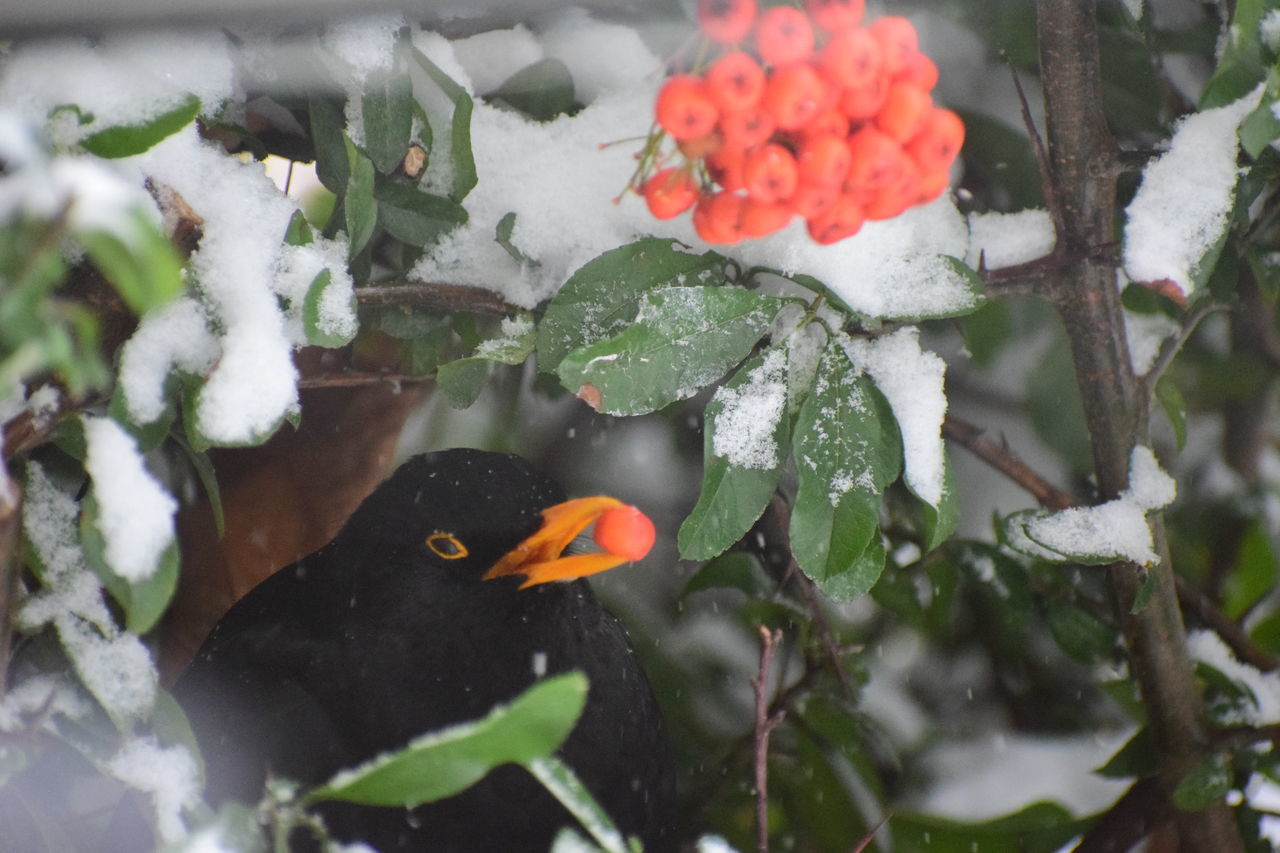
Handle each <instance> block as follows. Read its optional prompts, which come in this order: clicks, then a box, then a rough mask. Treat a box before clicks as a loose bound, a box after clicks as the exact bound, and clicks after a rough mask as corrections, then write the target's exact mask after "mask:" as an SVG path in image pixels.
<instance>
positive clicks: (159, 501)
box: [84, 417, 178, 583]
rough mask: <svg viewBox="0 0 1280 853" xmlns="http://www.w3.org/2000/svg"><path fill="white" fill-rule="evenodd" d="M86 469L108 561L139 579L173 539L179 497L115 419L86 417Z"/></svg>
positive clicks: (127, 576)
mask: <svg viewBox="0 0 1280 853" xmlns="http://www.w3.org/2000/svg"><path fill="white" fill-rule="evenodd" d="M84 434H85V440H86V443H87V445H88V457H87V458H86V459H85V470H87V471H88V472H89V476H90V477H92V478H93V492H94V495H96V496H97V499H98V509H99V513H98V530H99V531H100V532H101V533H102V538H103V542H104V543H105V547H104V550H105V556H106V560H107V563H108V564H109V565H110V566H111V568H112V569H114V570H115V572H116V574H118V575H120V577H122V578H124V579H125V580H127V581H130V582H131V583H136V582H138V581H141V580H145V579H146V578H149V577H151V576H152V575H153V574H155V571H156V569H157V568H158V567H159V565H160V557H161V555H162V554H163V553H164V551H165V549H166V548H168V547H169V546H170V545H172V544H173V514H174V512H176V511H177V509H178V504H177V502H176V501H175V500H174V499H173V497H172V496H170V495H169V493H168V492H167V491H165V490H164V487H162V486H161V485H160V484H159V483H158V482H156V479H155V477H153V476H151V472H150V471H148V470H147V466H146V463H145V462H144V461H143V459H142V454H141V453H139V452H138V444H137V442H136V441H134V440H133V436H131V435H129V434H128V433H127V432H125V431H124V429H122V428H121V426H120V425H119V424H118V423H116V422H115V421H113V420H111V419H110V418H95V417H85V418H84Z"/></svg>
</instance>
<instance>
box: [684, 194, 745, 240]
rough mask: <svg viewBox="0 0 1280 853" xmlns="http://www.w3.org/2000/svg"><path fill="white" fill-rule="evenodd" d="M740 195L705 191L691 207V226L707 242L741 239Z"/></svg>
mask: <svg viewBox="0 0 1280 853" xmlns="http://www.w3.org/2000/svg"><path fill="white" fill-rule="evenodd" d="M745 201H746V199H744V198H743V197H742V196H740V195H736V194H734V193H731V192H718V193H706V194H704V195H703V196H702V197H701V198H699V199H698V204H697V206H696V207H695V208H694V209H693V228H694V230H695V231H697V232H698V236H699V237H701V238H702V239H703V240H706V241H707V242H708V243H736V242H738V241H739V240H741V239H742V207H743V204H744V203H745Z"/></svg>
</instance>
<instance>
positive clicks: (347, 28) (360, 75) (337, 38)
mask: <svg viewBox="0 0 1280 853" xmlns="http://www.w3.org/2000/svg"><path fill="white" fill-rule="evenodd" d="M404 25H405V19H404V18H403V17H402V16H400V15H384V16H378V15H367V16H363V17H359V18H352V19H350V20H347V21H341V22H339V23H337V24H333V25H331V26H328V27H326V28H325V31H324V35H322V36H321V37H320V44H321V46H323V47H324V48H325V49H327V50H328V51H330V52H331V53H332V54H333V55H334V56H336V57H337V58H338V59H340V60H342V62H343V63H344V64H345V65H346V68H347V70H348V72H349V73H350V75H351V76H350V80H349V81H347V82H349V83H350V84H351V85H353V86H355V87H362V86H363V85H364V84H365V83H367V82H368V81H369V79H370V78H372V77H376V76H381V75H386V74H389V73H390V72H391V67H392V64H393V62H394V61H395V46H396V36H397V34H398V33H399V32H400V29H401V27H403V26H404Z"/></svg>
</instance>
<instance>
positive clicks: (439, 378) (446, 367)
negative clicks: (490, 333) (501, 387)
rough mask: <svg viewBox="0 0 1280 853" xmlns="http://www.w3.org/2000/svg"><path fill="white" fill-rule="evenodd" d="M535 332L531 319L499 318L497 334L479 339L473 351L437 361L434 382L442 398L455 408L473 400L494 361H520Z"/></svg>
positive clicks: (527, 317) (495, 362) (524, 355)
mask: <svg viewBox="0 0 1280 853" xmlns="http://www.w3.org/2000/svg"><path fill="white" fill-rule="evenodd" d="M535 336H536V332H535V331H534V326H533V320H532V318H530V317H529V316H528V315H520V316H518V317H515V318H509V319H505V320H503V321H502V334H501V335H500V336H499V337H496V338H491V339H490V340H487V341H482V342H481V343H480V345H479V346H477V347H476V351H475V353H474V354H472V355H469V356H467V357H466V358H459V359H456V360H454V361H451V362H448V363H446V364H442V365H440V367H439V369H438V370H437V371H436V384H437V386H438V387H439V388H440V391H441V392H442V393H443V394H444V395H445V400H446V401H447V402H448V403H449V405H451V406H453V407H454V408H456V409H465V408H467V407H468V406H470V405H471V404H472V403H474V402H475V401H476V399H477V398H479V396H480V392H481V391H482V390H483V389H484V385H485V383H486V382H487V381H488V380H489V374H490V373H491V372H492V371H493V366H494V365H495V364H510V365H516V364H523V363H524V361H525V359H527V358H528V357H529V355H530V354H531V353H532V352H533V342H534V339H535Z"/></svg>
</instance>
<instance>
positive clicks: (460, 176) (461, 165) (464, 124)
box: [411, 48, 479, 202]
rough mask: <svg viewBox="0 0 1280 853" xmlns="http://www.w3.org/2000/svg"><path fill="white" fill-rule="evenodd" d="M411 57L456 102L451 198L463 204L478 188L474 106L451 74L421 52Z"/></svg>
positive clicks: (452, 146)
mask: <svg viewBox="0 0 1280 853" xmlns="http://www.w3.org/2000/svg"><path fill="white" fill-rule="evenodd" d="M411 55H412V56H413V59H414V61H415V62H417V63H418V65H419V66H420V67H421V68H422V70H423V71H425V72H426V73H427V76H428V77H430V78H431V81H432V82H433V83H435V84H436V85H437V86H439V87H440V91H442V92H444V94H445V97H447V98H448V99H449V100H451V101H453V117H452V118H451V119H450V124H449V127H450V134H449V141H450V145H449V156H450V158H451V160H452V162H451V164H450V165H451V166H452V172H453V189H452V190H451V191H450V192H449V197H450V198H451V199H453V200H454V201H456V202H461V201H462V200H463V199H464V198H466V197H467V194H468V193H470V192H471V190H472V189H473V188H474V187H475V185H476V183H477V181H478V180H479V178H478V177H477V175H476V160H475V156H474V155H473V154H472V153H471V112H472V110H473V109H475V104H474V103H473V102H472V100H471V96H470V95H468V94H467V91H466V89H463V88H462V87H461V86H459V85H458V84H457V82H456V81H454V80H453V79H452V78H451V77H450V76H449V75H448V74H446V73H444V71H443V70H442V69H441V68H440V66H438V65H436V64H435V63H434V62H432V61H431V59H430V58H429V57H428V56H427V55H426V54H425V53H423V52H422V51H420V50H418V49H417V48H413V50H412V52H411Z"/></svg>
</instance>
